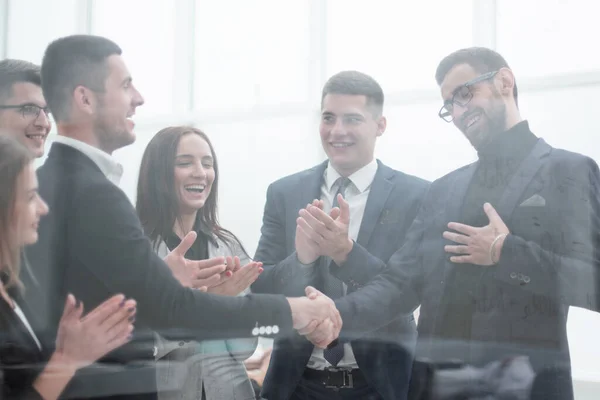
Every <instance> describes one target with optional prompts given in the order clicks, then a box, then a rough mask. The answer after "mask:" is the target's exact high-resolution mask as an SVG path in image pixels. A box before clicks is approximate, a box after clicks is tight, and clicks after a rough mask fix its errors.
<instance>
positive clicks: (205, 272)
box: [194, 264, 229, 280]
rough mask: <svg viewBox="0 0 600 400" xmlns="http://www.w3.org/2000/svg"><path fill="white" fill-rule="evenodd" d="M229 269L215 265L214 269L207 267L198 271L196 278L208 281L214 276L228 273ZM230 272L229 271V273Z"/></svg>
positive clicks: (222, 265)
mask: <svg viewBox="0 0 600 400" xmlns="http://www.w3.org/2000/svg"><path fill="white" fill-rule="evenodd" d="M226 269H227V267H226V266H225V265H224V264H220V265H215V266H213V267H206V268H202V269H200V268H199V269H198V270H197V271H196V273H195V276H194V278H195V279H196V280H198V279H207V278H209V277H211V276H213V275H219V274H221V273H223V272H226ZM227 272H229V271H227Z"/></svg>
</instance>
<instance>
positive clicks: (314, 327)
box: [292, 194, 353, 348]
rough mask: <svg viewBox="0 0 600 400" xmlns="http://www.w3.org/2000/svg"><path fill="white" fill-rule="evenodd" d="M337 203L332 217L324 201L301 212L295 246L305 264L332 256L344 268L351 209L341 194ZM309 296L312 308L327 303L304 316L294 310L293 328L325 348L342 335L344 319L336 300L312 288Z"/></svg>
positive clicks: (297, 221)
mask: <svg viewBox="0 0 600 400" xmlns="http://www.w3.org/2000/svg"><path fill="white" fill-rule="evenodd" d="M337 200H338V204H339V205H340V206H339V208H338V207H334V208H333V209H332V210H331V211H330V212H329V214H327V213H325V212H324V211H323V201H322V200H314V201H313V202H312V203H311V204H308V205H307V206H306V208H303V209H301V210H300V211H299V212H298V218H297V219H296V239H295V245H296V256H297V257H298V261H300V262H301V263H302V264H312V263H314V262H315V261H317V260H318V259H319V257H329V258H331V259H332V260H333V261H335V262H336V263H337V264H338V265H342V264H343V263H344V262H345V260H346V258H347V256H348V253H350V251H351V250H352V246H353V242H352V240H351V239H350V238H349V236H348V228H349V225H350V207H349V205H348V203H347V202H346V201H345V200H344V198H343V196H342V195H341V194H338V198H337ZM309 268H310V267H309ZM306 296H307V297H306V298H307V299H308V301H310V302H312V303H309V304H311V305H317V304H319V303H324V304H323V305H322V306H319V307H318V309H317V310H316V311H311V313H307V314H306V315H305V316H302V317H298V315H297V313H296V314H295V313H294V311H293V310H292V318H294V328H296V329H297V330H298V333H300V334H301V335H304V336H306V338H307V339H308V340H310V341H311V342H312V343H313V344H314V345H315V346H317V347H320V348H326V347H327V345H329V344H330V343H331V342H332V341H333V340H335V339H337V337H338V336H339V333H340V330H341V328H342V319H341V317H340V315H339V312H338V311H337V308H336V307H335V303H334V302H333V300H331V299H330V298H328V297H327V296H326V295H324V294H323V293H321V292H319V291H318V290H316V289H315V288H313V287H310V286H309V287H307V288H306ZM314 308H317V307H314ZM319 311H321V312H320V313H319Z"/></svg>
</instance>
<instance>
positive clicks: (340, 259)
mask: <svg viewBox="0 0 600 400" xmlns="http://www.w3.org/2000/svg"><path fill="white" fill-rule="evenodd" d="M353 247H354V241H353V240H352V239H350V238H348V240H347V241H346V243H345V245H344V246H343V247H342V249H341V250H340V251H339V252H338V253H337V254H335V255H334V257H331V259H332V260H333V261H334V262H335V263H336V264H337V265H338V266H340V267H341V266H342V265H343V264H344V263H345V262H346V260H347V259H348V254H350V252H351V251H352V248H353Z"/></svg>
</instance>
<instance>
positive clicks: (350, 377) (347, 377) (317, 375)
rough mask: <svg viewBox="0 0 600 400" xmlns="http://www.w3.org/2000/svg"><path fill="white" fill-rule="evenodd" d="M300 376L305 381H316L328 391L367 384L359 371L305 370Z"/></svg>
mask: <svg viewBox="0 0 600 400" xmlns="http://www.w3.org/2000/svg"><path fill="white" fill-rule="evenodd" d="M302 376H303V377H304V378H306V379H307V380H311V381H318V382H320V383H322V384H323V385H324V386H325V387H326V388H330V389H352V388H353V387H354V386H364V385H366V384H367V380H366V379H365V376H364V375H363V373H362V372H361V371H360V370H359V369H341V368H329V369H325V370H322V371H321V370H316V369H312V368H305V369H304V374H303V375H302Z"/></svg>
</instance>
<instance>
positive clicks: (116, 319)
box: [97, 300, 137, 341]
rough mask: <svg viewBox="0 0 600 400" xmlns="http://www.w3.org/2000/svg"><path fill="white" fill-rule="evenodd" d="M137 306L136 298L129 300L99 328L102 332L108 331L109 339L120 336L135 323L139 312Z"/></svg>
mask: <svg viewBox="0 0 600 400" xmlns="http://www.w3.org/2000/svg"><path fill="white" fill-rule="evenodd" d="M136 307H137V304H136V302H135V300H127V301H126V302H125V304H124V306H123V307H120V309H119V310H118V311H117V312H115V313H114V314H112V315H111V316H110V317H108V318H107V319H106V320H104V321H103V322H102V323H101V324H100V326H98V328H97V329H98V330H100V331H101V332H106V336H107V338H108V340H109V341H111V340H113V339H114V338H115V337H117V336H119V334H120V333H121V332H122V331H123V330H124V329H125V328H127V326H128V325H133V323H134V322H135V315H136V312H137V308H136Z"/></svg>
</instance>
